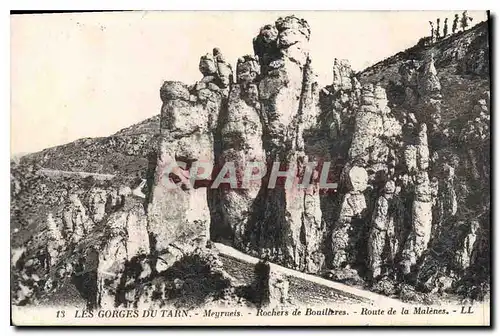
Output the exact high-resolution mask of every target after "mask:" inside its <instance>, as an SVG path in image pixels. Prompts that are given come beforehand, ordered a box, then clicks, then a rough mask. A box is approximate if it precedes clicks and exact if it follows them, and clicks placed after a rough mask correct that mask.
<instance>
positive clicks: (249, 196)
mask: <svg viewBox="0 0 500 336" xmlns="http://www.w3.org/2000/svg"><path fill="white" fill-rule="evenodd" d="M259 75H260V65H259V63H258V59H257V58H256V57H254V56H250V55H247V56H244V57H241V58H240V59H239V60H238V64H237V67H236V78H237V83H235V84H233V85H232V86H231V92H230V94H229V98H228V105H227V112H226V113H225V114H224V115H223V116H222V119H221V154H220V159H219V160H218V167H221V168H222V167H225V165H226V164H227V165H234V169H235V172H236V176H238V181H237V184H238V185H237V188H232V187H231V186H224V187H222V188H221V189H220V190H219V191H218V192H219V199H220V211H221V215H222V221H223V224H222V225H219V226H217V228H215V230H214V231H219V232H221V231H224V228H225V227H227V228H229V232H230V235H229V236H230V238H232V241H233V243H234V245H235V246H237V247H239V248H244V247H245V246H246V244H247V242H248V237H247V235H248V229H249V225H250V224H249V222H251V220H252V213H253V211H254V202H255V199H256V198H257V195H258V193H259V190H260V188H261V185H262V183H261V179H262V177H263V176H264V175H265V174H266V171H265V170H266V168H267V167H266V165H265V162H266V156H265V152H264V149H263V147H262V123H261V118H260V113H261V110H260V102H259V89H258V83H257V79H258V76H259Z"/></svg>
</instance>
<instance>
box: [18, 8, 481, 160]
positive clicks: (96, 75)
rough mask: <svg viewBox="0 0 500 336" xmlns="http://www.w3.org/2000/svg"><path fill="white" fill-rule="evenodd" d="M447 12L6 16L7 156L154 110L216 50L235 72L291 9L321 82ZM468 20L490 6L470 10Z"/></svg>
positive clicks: (364, 63)
mask: <svg viewBox="0 0 500 336" xmlns="http://www.w3.org/2000/svg"><path fill="white" fill-rule="evenodd" d="M455 13H458V14H460V12H453V11H413V12H409V11H399V12H397V11H393V12H390V11H372V12H362V11H358V12H353V11H307V12H300V11H299V12H294V13H292V12H271V11H258V12H249V11H233V12H196V11H191V12H165V11H151V12H115V13H72V14H36V15H12V16H11V153H12V154H18V153H27V152H34V151H39V150H42V149H44V148H47V147H52V146H56V145H61V144H65V143H68V142H71V141H74V140H76V139H79V138H82V137H96V136H108V135H111V134H112V133H115V132H116V131H118V130H120V129H122V128H125V127H128V126H130V125H132V124H134V123H137V122H140V121H142V120H144V119H146V118H149V117H152V116H154V115H156V114H158V113H159V112H160V107H161V100H160V96H159V89H160V86H161V85H162V83H163V82H164V81H165V80H180V81H183V82H185V83H187V84H193V83H195V82H196V81H197V80H200V79H201V77H202V75H201V73H200V72H199V70H198V63H199V58H200V56H202V55H204V54H206V53H208V52H211V50H212V49H213V48H214V47H218V48H220V49H221V51H222V53H223V54H224V56H225V57H226V59H227V60H229V61H230V62H231V63H232V65H233V68H235V64H236V60H237V59H238V57H240V56H242V55H245V54H253V49H252V39H253V37H254V36H256V35H257V34H258V31H259V28H260V27H261V26H263V25H265V24H267V23H273V22H274V21H275V20H276V19H277V18H278V17H280V16H284V15H288V14H295V15H296V16H298V17H301V18H304V19H306V20H307V21H308V22H309V24H310V26H311V40H310V43H309V48H310V56H311V58H312V65H313V67H314V69H315V71H316V72H317V73H318V75H319V81H320V84H321V85H327V84H329V83H330V82H331V81H332V65H333V59H334V58H339V59H348V60H349V61H350V63H351V65H352V67H353V69H354V70H356V71H358V70H362V69H364V68H366V67H368V66H370V65H373V64H375V63H377V62H378V61H381V60H383V59H385V58H387V57H389V56H391V55H393V54H395V53H397V52H399V51H402V50H404V49H407V48H408V47H411V46H413V45H415V44H416V43H417V42H418V40H419V39H420V38H422V37H424V36H428V35H430V26H429V20H433V21H435V20H436V18H438V17H439V18H441V21H444V18H445V17H448V18H449V20H448V21H449V24H450V25H449V29H448V30H449V31H451V22H452V21H453V16H454V14H455ZM469 15H470V16H471V17H472V18H473V19H474V20H473V23H472V24H473V25H474V24H476V23H478V22H480V21H484V20H486V12H474V11H469Z"/></svg>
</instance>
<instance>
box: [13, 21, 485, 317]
mask: <svg viewBox="0 0 500 336" xmlns="http://www.w3.org/2000/svg"><path fill="white" fill-rule="evenodd" d="M478 27H479V28H477V29H476V28H473V29H471V30H469V31H467V32H464V34H462V36H461V37H456V38H455V37H450V38H449V39H446V40H443V41H442V42H440V43H437V44H433V45H432V46H429V47H425V48H422V46H416V47H415V48H414V49H412V50H410V51H411V52H407V53H404V54H398V55H396V56H394V57H393V58H390V59H388V60H386V61H383V62H382V63H379V64H376V65H375V66H373V67H371V68H368V69H366V70H365V71H363V72H360V73H355V72H354V71H353V70H352V69H351V67H350V65H349V63H348V61H347V60H337V59H334V61H333V71H332V72H333V79H332V83H331V85H328V86H326V87H324V88H320V87H319V86H318V83H317V80H316V75H315V72H314V70H313V60H312V57H311V55H310V54H309V50H308V44H309V39H310V37H311V33H312V32H311V29H310V27H309V24H308V23H307V22H306V21H305V20H303V19H300V18H297V17H295V16H287V17H284V18H279V19H278V20H277V21H276V22H275V23H274V24H269V25H265V26H264V27H262V28H261V29H260V31H259V34H258V35H257V36H256V37H255V38H254V40H253V47H254V55H245V56H242V57H240V58H239V59H238V60H237V65H236V72H235V73H234V74H233V70H232V67H231V66H230V64H229V61H228V60H226V59H225V58H224V57H223V55H222V53H221V51H220V50H219V49H218V48H214V49H213V50H212V52H211V53H207V54H206V55H203V56H202V57H201V58H200V62H199V64H198V67H199V70H200V72H201V74H202V78H201V79H200V80H199V81H198V82H196V83H195V84H194V85H190V86H189V85H186V84H184V83H181V82H176V81H167V82H165V83H164V84H163V85H162V87H161V88H160V99H161V101H162V108H161V115H160V116H159V117H155V118H151V119H150V120H147V121H145V122H143V123H140V124H138V125H135V126H133V127H131V128H128V129H124V130H122V131H120V132H118V133H117V134H115V135H113V136H112V137H109V138H103V139H98V140H92V139H82V140H78V141H76V142H74V143H72V144H69V145H67V146H66V147H65V146H61V147H60V148H54V149H48V150H46V151H43V152H41V153H35V154H32V155H29V156H27V157H26V158H24V159H23V158H21V160H20V163H12V167H11V182H12V188H11V190H12V199H13V201H12V203H11V217H12V219H13V220H12V222H13V223H15V225H16V226H15V230H17V231H15V230H14V233H13V237H15V242H16V243H15V246H14V249H13V255H12V263H13V266H12V267H13V269H14V270H15V271H16V276H15V277H14V280H13V283H14V285H13V297H14V302H15V303H16V304H29V303H33V302H42V301H44V300H46V301H47V300H48V301H50V300H51V295H55V294H54V293H56V292H57V291H58V290H60V289H61V288H62V287H64V286H68V285H69V284H70V283H73V284H76V285H75V286H76V287H77V290H78V292H79V293H80V294H81V295H82V298H83V300H84V304H85V305H86V306H87V307H90V308H96V307H115V306H123V307H135V306H137V305H147V306H149V307H162V306H164V305H167V304H169V303H172V302H173V303H174V304H176V305H179V306H182V307H186V306H188V307H193V306H197V305H200V304H213V303H217V302H219V301H220V300H222V299H220V298H224V300H226V299H227V300H230V301H231V300H233V301H234V300H236V301H237V302H239V303H238V304H257V305H259V304H261V305H262V304H265V305H271V306H275V305H278V306H279V305H284V304H286V302H287V301H288V296H289V295H288V282H287V280H286V279H284V278H282V277H281V276H280V275H279V274H277V273H276V272H274V271H273V270H270V269H266V272H267V273H266V272H265V277H264V278H263V279H264V280H263V282H262V284H261V287H262V288H264V289H262V288H261V289H262V290H264V291H265V293H266V295H267V297H268V301H269V302H264V303H263V302H249V298H248V297H244V295H241V293H243V292H245V291H248V288H246V289H241V288H238V287H237V286H235V285H234V283H233V279H231V277H229V276H227V274H225V273H224V271H223V269H221V266H220V262H219V261H218V259H217V257H216V254H217V253H216V251H213V250H211V249H210V242H209V241H210V240H214V241H219V242H224V243H225V244H229V245H233V246H234V247H235V248H237V249H239V250H240V251H243V252H245V253H248V254H251V255H253V256H257V257H259V258H262V259H264V260H269V261H272V262H275V263H278V264H280V265H282V266H285V267H289V268H293V269H296V270H300V271H303V272H307V273H314V274H326V276H327V277H329V278H331V279H333V280H336V281H342V282H345V283H347V284H353V285H361V286H363V285H365V286H368V285H371V287H370V288H372V290H375V291H379V292H383V293H386V294H388V295H400V296H401V297H406V296H408V293H409V292H411V290H409V289H408V288H414V289H416V290H418V291H423V292H430V293H434V294H440V293H442V292H444V291H448V292H453V293H459V294H464V295H467V296H469V297H473V298H483V297H484V295H485V293H486V292H487V290H486V291H485V290H484V288H487V286H488V284H489V274H490V268H489V262H490V261H489V249H490V243H489V242H490V241H489V232H490V231H489V230H490V229H489V221H490V206H489V204H490V193H489V186H490V157H489V153H490V128H489V123H490V96H489V78H488V72H489V64H488V63H487V62H488V59H487V57H486V56H485V55H487V48H488V46H487V41H488V40H487V38H486V39H485V36H484V29H485V28H484V26H481V25H479V26H478ZM481 27H482V28H481ZM419 48H420V49H419ZM485 51H486V53H485ZM410 56H411V57H410ZM80 147H81V148H80ZM80 150H81V152H82V153H83V154H82V155H85V156H86V158H88V159H85V160H78V159H77V158H74V153H78V152H79V151H80ZM96 153H97V154H102V155H103V157H105V158H106V160H105V161H106V162H102V161H100V160H101V159H98V158H97V157H98V156H99V155H97V154H96ZM65 156H67V157H68V158H70V159H68V160H61V158H65ZM134 157H135V158H136V161H133V159H132V158H134ZM115 159H116V160H118V161H117V162H118V163H119V164H118V163H117V166H119V167H117V168H113V165H112V164H110V163H109V162H113V160H115ZM103 160H104V159H103ZM108 161H109V162H108ZM61 162H64V163H61ZM68 162H69V163H68ZM122 163H123V164H122ZM68 165H69V166H68ZM43 167H46V168H50V169H55V170H60V171H65V170H68V171H73V172H79V171H88V172H95V173H97V174H102V173H106V174H108V175H109V174H110V173H116V175H117V176H115V175H112V176H111V178H109V176H108V175H106V176H108V177H105V178H104V180H100V179H95V178H92V177H90V178H89V177H85V178H74V177H67V176H51V177H47V176H42V175H40V174H38V171H39V170H40V168H43ZM221 172H223V173H222V174H221ZM120 174H125V178H121V177H120V176H119V175H120ZM56 175H57V174H56ZM231 176H233V177H234V179H232V178H231ZM108 178H109V180H107V179H108ZM39 223H43V224H39ZM265 264H266V262H263V265H265ZM264 268H265V267H264ZM200 274H201V275H203V279H200ZM199 281H201V283H199ZM138 283H139V284H141V286H140V288H139V287H137V286H135V285H134V284H138ZM136 287H137V288H136ZM200 288H210V291H212V292H213V293H212V294H213V295H212V294H211V295H208V296H207V295H206V293H203V291H202V290H200ZM240 290H241V291H240ZM238 293H239V294H238ZM218 300H219V301H218ZM250 301H251V300H250Z"/></svg>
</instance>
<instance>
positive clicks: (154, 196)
mask: <svg viewBox="0 0 500 336" xmlns="http://www.w3.org/2000/svg"><path fill="white" fill-rule="evenodd" d="M199 69H200V72H201V73H202V74H203V76H204V77H203V78H202V80H201V81H199V82H198V83H196V85H194V87H192V88H189V87H188V86H186V85H184V84H182V83H179V82H165V83H164V84H163V86H162V88H161V90H160V96H161V98H162V101H163V106H162V113H161V119H160V134H161V139H160V145H159V146H160V147H159V150H158V161H157V163H156V170H155V173H154V182H153V185H152V189H151V197H150V199H149V205H148V232H150V234H151V235H152V240H153V241H154V248H155V250H156V251H158V252H159V253H163V252H165V253H169V248H171V243H174V242H177V241H179V240H182V242H183V245H185V247H186V248H188V249H193V248H196V247H197V246H204V245H205V244H206V242H207V240H208V239H209V234H210V233H209V232H210V231H209V230H210V227H209V223H210V210H209V208H208V204H207V201H206V200H207V191H206V188H199V187H198V188H197V187H196V185H191V184H193V183H191V182H190V179H193V178H198V177H199V176H206V177H209V176H210V172H208V174H206V173H207V172H203V173H202V172H200V173H199V171H200V169H201V170H203V167H205V169H207V167H208V168H210V169H211V168H212V167H213V165H214V162H215V161H214V133H215V129H216V127H217V120H218V116H219V112H220V109H221V105H222V100H223V99H226V98H227V87H228V86H229V84H230V83H231V81H232V78H233V74H232V70H231V67H230V66H229V64H227V63H226V62H225V61H224V58H223V56H222V54H221V53H220V51H219V50H218V49H217V48H216V49H214V51H213V55H210V54H207V55H205V56H202V57H201V59H200V64H199ZM179 164H180V165H181V166H179ZM198 173H199V174H198ZM172 175H173V176H172ZM177 181H178V182H177ZM174 183H175V184H174ZM181 237H182V239H180V238H181Z"/></svg>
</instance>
